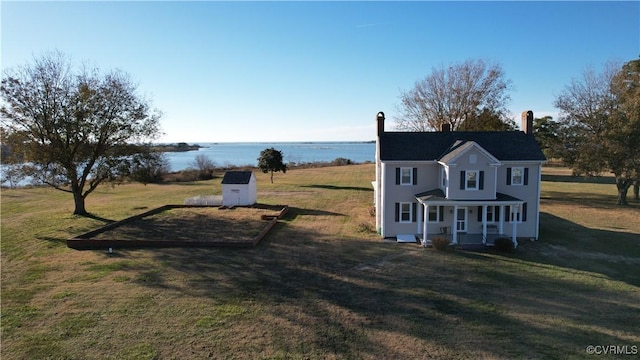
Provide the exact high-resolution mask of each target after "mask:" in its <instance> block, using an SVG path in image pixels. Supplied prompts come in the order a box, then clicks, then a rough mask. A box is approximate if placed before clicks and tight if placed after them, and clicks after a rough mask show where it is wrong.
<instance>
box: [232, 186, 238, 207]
mask: <svg viewBox="0 0 640 360" xmlns="http://www.w3.org/2000/svg"><path fill="white" fill-rule="evenodd" d="M231 199H232V201H233V204H234V205H240V189H231Z"/></svg>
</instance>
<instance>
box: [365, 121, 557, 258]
mask: <svg viewBox="0 0 640 360" xmlns="http://www.w3.org/2000/svg"><path fill="white" fill-rule="evenodd" d="M384 120H385V118H384V113H382V112H380V113H378V115H377V117H376V121H377V129H378V131H377V132H378V134H377V141H376V180H375V182H373V186H374V190H375V191H374V198H375V199H374V201H375V209H376V211H375V216H376V227H377V229H378V232H379V234H380V235H382V236H383V237H385V238H393V237H395V238H397V239H398V241H413V242H415V241H416V239H418V240H420V241H421V243H422V244H423V245H425V246H426V245H427V244H429V242H430V239H432V238H433V237H435V236H446V237H448V238H450V239H451V242H452V244H461V245H464V244H476V245H479V244H482V245H492V244H493V241H494V240H495V239H496V238H498V237H509V238H511V239H512V241H513V243H514V246H517V240H518V239H519V238H520V239H522V238H526V239H536V240H537V239H538V231H539V226H540V224H539V223H540V221H539V219H540V217H539V212H540V182H541V167H542V164H543V162H544V161H545V160H546V159H545V157H544V155H543V153H542V150H541V149H540V147H539V146H538V144H537V143H536V141H535V139H534V137H533V134H532V130H533V113H532V112H531V111H528V112H525V113H523V124H522V131H482V132H459V131H449V130H448V127H447V126H443V129H442V131H437V132H387V131H385V130H384Z"/></svg>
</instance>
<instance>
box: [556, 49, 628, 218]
mask: <svg viewBox="0 0 640 360" xmlns="http://www.w3.org/2000/svg"><path fill="white" fill-rule="evenodd" d="M639 88H640V60H636V61H630V62H628V63H627V64H625V65H624V66H622V67H621V66H620V65H619V64H616V63H608V64H606V65H605V67H604V69H603V70H602V72H596V71H595V70H594V69H593V68H588V69H587V70H586V71H584V72H583V74H582V77H581V78H578V79H574V80H573V81H572V82H571V83H570V84H569V85H567V86H566V88H565V89H564V91H563V92H562V93H561V94H560V95H559V96H558V97H557V98H556V100H555V106H556V107H557V108H559V109H560V110H561V113H560V122H561V124H562V126H563V130H564V131H562V134H563V143H564V144H565V150H564V154H563V161H564V162H565V163H566V164H567V165H569V166H571V167H572V168H573V169H574V172H575V173H579V174H586V175H599V174H601V173H603V172H605V171H610V172H611V173H613V174H614V175H615V178H616V187H617V189H618V200H617V204H619V205H627V191H628V190H629V187H630V186H631V185H632V184H633V182H634V181H635V180H636V179H637V178H638V172H640V117H639V114H640V111H639V110H640V91H638V89H639Z"/></svg>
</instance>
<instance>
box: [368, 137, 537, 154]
mask: <svg viewBox="0 0 640 360" xmlns="http://www.w3.org/2000/svg"><path fill="white" fill-rule="evenodd" d="M471 141H473V142H475V143H477V144H478V145H480V146H481V147H482V148H483V149H485V150H486V151H488V152H489V153H490V154H491V155H493V156H494V157H495V158H496V159H497V160H499V161H505V160H506V161H509V160H534V161H544V160H546V158H545V156H544V154H543V153H542V150H541V149H540V146H538V143H536V141H535V139H534V137H533V136H531V135H527V134H525V133H523V132H522V131H447V132H384V133H382V134H380V159H381V160H382V161H394V160H395V161H403V160H404V161H421V160H422V161H424V160H431V161H433V160H439V159H441V158H442V157H443V156H445V155H447V154H448V153H451V151H452V150H453V149H456V148H457V147H456V142H459V143H458V145H462V144H464V143H467V142H471ZM461 150H462V149H461Z"/></svg>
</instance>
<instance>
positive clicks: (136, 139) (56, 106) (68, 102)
mask: <svg viewBox="0 0 640 360" xmlns="http://www.w3.org/2000/svg"><path fill="white" fill-rule="evenodd" d="M0 95H1V96H2V100H3V105H2V108H1V109H0V115H1V116H2V122H3V125H4V126H5V130H6V131H7V132H8V134H9V136H8V138H13V139H22V141H20V142H15V143H13V144H11V145H12V147H13V148H14V149H15V150H17V151H16V152H17V153H19V154H23V155H24V161H25V164H26V166H24V167H23V168H22V169H23V170H24V175H25V176H31V177H33V178H36V179H37V180H39V181H40V182H42V183H45V184H48V185H50V186H52V187H54V188H56V189H58V190H62V191H65V192H69V193H72V194H73V198H74V204H75V210H74V214H79V215H87V214H88V213H87V211H86V209H85V198H86V197H87V196H88V195H89V194H90V193H91V192H93V191H94V190H95V189H96V188H97V187H98V185H100V183H101V182H102V181H104V180H108V179H114V178H115V177H116V175H117V172H118V170H119V169H122V168H126V167H127V166H126V165H127V163H128V162H129V160H130V158H131V155H132V154H134V153H137V152H139V151H140V149H141V147H138V146H133V144H136V143H140V142H143V141H145V140H148V139H153V138H154V137H155V136H156V135H157V134H158V133H159V118H160V113H159V112H157V111H153V110H152V109H151V108H150V104H149V101H148V100H146V99H144V98H142V97H140V96H139V95H138V94H137V93H136V86H135V85H134V84H133V83H132V81H131V80H130V77H129V75H127V74H126V73H124V72H121V71H111V72H108V73H105V74H103V73H101V72H99V71H98V70H96V69H87V68H83V69H80V70H79V71H74V70H73V68H72V66H71V62H70V61H69V60H68V58H66V57H65V56H64V55H62V54H60V53H57V52H55V53H48V54H45V55H43V56H41V57H39V58H35V61H34V62H33V63H32V64H27V65H25V66H22V67H18V68H17V69H13V70H7V71H6V73H5V74H3V78H2V85H1V87H0Z"/></svg>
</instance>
